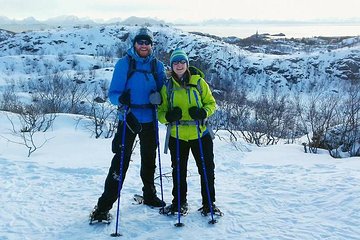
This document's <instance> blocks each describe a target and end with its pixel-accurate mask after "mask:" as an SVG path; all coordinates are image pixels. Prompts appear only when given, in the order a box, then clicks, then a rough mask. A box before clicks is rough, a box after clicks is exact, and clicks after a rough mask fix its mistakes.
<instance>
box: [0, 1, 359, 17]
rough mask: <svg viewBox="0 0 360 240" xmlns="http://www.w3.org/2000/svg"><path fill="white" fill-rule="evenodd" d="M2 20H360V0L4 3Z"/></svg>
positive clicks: (0, 13) (1, 9) (1, 3)
mask: <svg viewBox="0 0 360 240" xmlns="http://www.w3.org/2000/svg"><path fill="white" fill-rule="evenodd" d="M0 6H1V7H0V16H6V17H8V18H10V19H24V18H26V17H35V18H36V19H38V20H46V19H48V18H52V17H57V16H62V15H75V16H78V17H89V18H92V19H104V20H108V19H110V18H121V19H125V18H127V17H130V16H138V17H153V18H157V19H161V20H165V21H169V22H171V21H176V20H178V19H186V20H191V21H199V20H207V19H221V18H222V19H229V18H237V19H245V20H251V19H264V20H313V19H337V20H338V19H351V18H357V19H360V0H216V1H215V0H126V1H125V0H0Z"/></svg>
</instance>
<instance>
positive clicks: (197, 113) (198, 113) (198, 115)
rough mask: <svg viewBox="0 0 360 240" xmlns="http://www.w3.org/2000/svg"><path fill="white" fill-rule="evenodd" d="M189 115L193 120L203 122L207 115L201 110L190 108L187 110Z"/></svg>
mask: <svg viewBox="0 0 360 240" xmlns="http://www.w3.org/2000/svg"><path fill="white" fill-rule="evenodd" d="M189 115H190V117H191V118H192V119H194V120H203V119H205V118H206V115H207V114H206V111H205V110H204V109H203V108H198V107H191V108H189Z"/></svg>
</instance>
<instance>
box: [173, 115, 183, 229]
mask: <svg viewBox="0 0 360 240" xmlns="http://www.w3.org/2000/svg"><path fill="white" fill-rule="evenodd" d="M176 177H177V205H178V222H177V223H175V227H182V226H184V223H181V222H180V142H179V121H176Z"/></svg>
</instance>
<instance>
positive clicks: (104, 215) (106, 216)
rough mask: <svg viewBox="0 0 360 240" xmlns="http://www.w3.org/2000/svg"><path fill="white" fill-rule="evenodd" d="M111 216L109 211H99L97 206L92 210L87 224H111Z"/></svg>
mask: <svg viewBox="0 0 360 240" xmlns="http://www.w3.org/2000/svg"><path fill="white" fill-rule="evenodd" d="M111 219H112V216H111V214H110V213H109V211H100V210H99V208H98V207H97V206H95V207H94V210H93V211H92V212H91V213H90V222H89V224H90V225H92V224H94V223H100V222H102V223H105V224H110V223H111Z"/></svg>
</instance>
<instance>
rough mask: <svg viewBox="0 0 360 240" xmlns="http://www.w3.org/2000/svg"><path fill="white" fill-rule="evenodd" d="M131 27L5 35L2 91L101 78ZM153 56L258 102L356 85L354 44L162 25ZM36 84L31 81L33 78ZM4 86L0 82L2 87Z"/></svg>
mask: <svg viewBox="0 0 360 240" xmlns="http://www.w3.org/2000/svg"><path fill="white" fill-rule="evenodd" d="M135 28H136V27H135V26H126V25H119V24H117V25H108V26H86V27H69V28H62V27H59V28H57V29H50V30H43V31H33V32H22V33H17V34H11V33H8V32H5V31H1V32H0V40H1V42H0V84H4V82H5V81H4V79H9V78H11V77H12V74H16V78H24V79H25V78H28V77H29V74H33V73H36V76H42V75H45V74H47V73H48V72H49V71H50V69H49V68H54V69H58V70H61V71H70V70H77V71H84V72H86V71H88V70H89V69H92V70H94V71H96V72H97V73H98V74H96V76H98V77H101V78H104V77H105V78H109V79H108V80H110V78H111V74H108V75H106V74H105V75H102V74H101V73H103V72H104V71H105V69H107V70H108V72H111V70H112V67H113V65H114V64H115V61H116V59H117V58H118V57H120V56H122V55H123V54H124V52H125V51H126V50H127V49H128V47H129V46H130V45H131V38H132V32H134V30H135ZM150 28H151V29H152V30H153V31H154V35H155V53H156V54H157V56H158V57H159V58H160V59H161V60H163V61H164V62H165V63H168V59H169V55H170V53H171V51H172V50H174V49H175V48H182V49H184V50H185V51H186V52H187V53H188V55H189V57H190V60H191V64H193V65H195V66H198V67H200V68H201V69H202V70H203V71H204V72H205V74H206V77H207V80H208V81H209V83H210V84H211V85H212V86H213V87H215V88H218V89H225V90H226V89H231V90H233V89H239V90H240V89H241V90H246V91H247V92H250V93H253V94H261V93H264V92H267V91H269V90H270V89H272V88H274V87H276V88H278V89H281V90H282V91H289V92H292V93H294V94H297V93H300V92H304V93H308V92H311V91H329V92H330V91H331V92H339V93H341V89H342V88H343V86H344V84H350V83H359V82H360V37H359V36H358V37H346V38H312V39H282V38H269V37H267V36H252V37H251V38H249V39H234V38H232V39H229V38H219V37H216V36H210V35H204V34H201V33H187V32H183V31H181V30H179V29H176V28H173V27H169V26H166V25H156V26H155V25H154V26H151V27H150ZM32 76H34V75H32ZM1 79H2V80H1Z"/></svg>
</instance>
